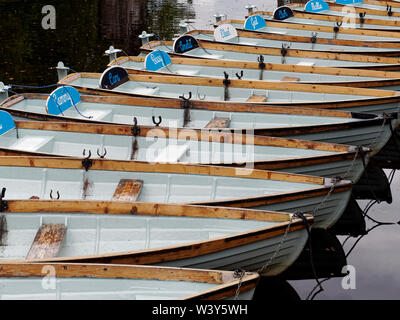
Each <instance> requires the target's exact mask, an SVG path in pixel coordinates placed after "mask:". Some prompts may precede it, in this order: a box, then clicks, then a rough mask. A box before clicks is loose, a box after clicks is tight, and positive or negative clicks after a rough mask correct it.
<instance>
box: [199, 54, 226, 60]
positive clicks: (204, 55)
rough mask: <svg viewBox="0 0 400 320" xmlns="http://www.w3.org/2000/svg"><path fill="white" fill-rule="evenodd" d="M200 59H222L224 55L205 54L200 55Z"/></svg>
mask: <svg viewBox="0 0 400 320" xmlns="http://www.w3.org/2000/svg"><path fill="white" fill-rule="evenodd" d="M199 57H202V58H206V59H222V58H223V55H222V54H203V55H200V56H199Z"/></svg>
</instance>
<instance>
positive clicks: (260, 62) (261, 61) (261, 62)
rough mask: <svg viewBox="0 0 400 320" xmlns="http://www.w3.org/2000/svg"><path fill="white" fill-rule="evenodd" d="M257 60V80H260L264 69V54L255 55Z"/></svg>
mask: <svg viewBox="0 0 400 320" xmlns="http://www.w3.org/2000/svg"><path fill="white" fill-rule="evenodd" d="M257 61H258V68H259V69H260V77H259V80H262V79H263V73H264V69H265V63H264V56H263V55H259V56H258V57H257Z"/></svg>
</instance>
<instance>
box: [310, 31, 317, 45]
mask: <svg viewBox="0 0 400 320" xmlns="http://www.w3.org/2000/svg"><path fill="white" fill-rule="evenodd" d="M316 42H317V33H316V32H313V33H312V36H311V43H316Z"/></svg>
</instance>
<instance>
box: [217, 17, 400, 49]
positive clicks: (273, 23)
mask: <svg viewBox="0 0 400 320" xmlns="http://www.w3.org/2000/svg"><path fill="white" fill-rule="evenodd" d="M254 14H261V15H266V14H268V15H271V16H272V12H267V11H258V13H254ZM299 14H300V12H294V16H295V17H298V18H300V17H299V16H298V15H299ZM305 14H307V12H305ZM316 19H317V18H316ZM357 19H358V18H357ZM358 20H360V19H358ZM244 21H245V20H236V19H227V20H222V21H220V22H218V23H216V24H215V25H214V26H219V25H221V24H225V23H238V24H243V25H244ZM265 22H266V23H267V27H272V28H283V29H297V30H306V31H320V32H330V33H332V36H333V35H334V34H335V32H334V31H333V26H332V27H329V26H317V25H310V24H300V23H294V22H290V21H289V22H288V21H285V20H282V21H279V20H271V19H265ZM358 22H359V21H358ZM251 32H254V33H257V34H258V33H265V32H263V31H257V30H256V31H251ZM266 32H267V31H266ZM339 33H343V34H354V35H362V36H374V37H383V38H399V41H400V37H399V34H398V32H397V31H385V30H373V29H358V28H340V27H339ZM306 38H307V37H306ZM307 39H308V41H310V38H307ZM322 39H323V38H318V35H317V42H318V43H322V42H319V40H322ZM327 40H335V39H327ZM336 40H343V41H353V40H344V39H336ZM358 41H360V40H358ZM361 41H362V42H366V44H370V45H371V46H372V47H377V48H386V47H387V45H386V44H385V43H386V41H375V40H361ZM392 43H393V42H391V41H390V42H388V47H389V48H390V47H391V45H392ZM394 43H397V41H396V42H394ZM338 44H339V43H338Z"/></svg>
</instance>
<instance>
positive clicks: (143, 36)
mask: <svg viewBox="0 0 400 320" xmlns="http://www.w3.org/2000/svg"><path fill="white" fill-rule="evenodd" d="M152 36H154V34H153V33H147V32H146V31H143V32H142V34H141V35H140V36H139V38H140V39H142V46H144V45H145V44H146V43H148V42H149V41H150V38H151V37H152Z"/></svg>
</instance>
